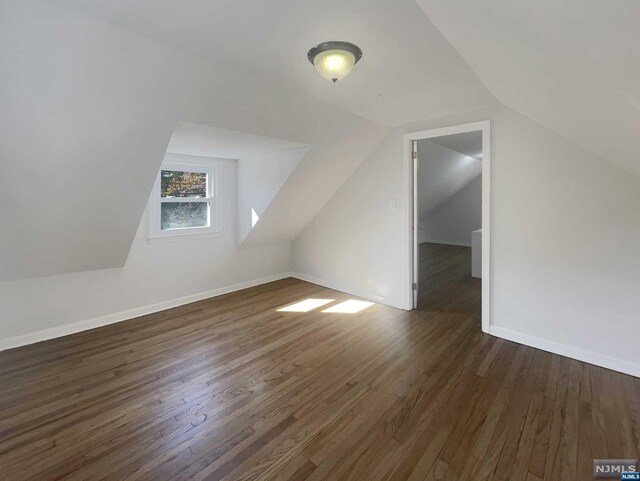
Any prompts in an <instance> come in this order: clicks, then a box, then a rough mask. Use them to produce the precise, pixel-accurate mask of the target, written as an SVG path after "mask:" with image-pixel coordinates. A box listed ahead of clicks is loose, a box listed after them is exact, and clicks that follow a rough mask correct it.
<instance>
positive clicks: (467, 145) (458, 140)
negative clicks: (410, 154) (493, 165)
mask: <svg viewBox="0 0 640 481" xmlns="http://www.w3.org/2000/svg"><path fill="white" fill-rule="evenodd" d="M429 141H430V142H433V143H434V144H438V145H441V146H442V147H446V148H448V149H451V150H455V151H456V152H458V153H460V154H462V155H466V156H467V157H473V158H474V159H482V132H481V131H479V130H478V131H475V132H463V133H461V134H451V135H443V136H442V137H434V138H432V139H429Z"/></svg>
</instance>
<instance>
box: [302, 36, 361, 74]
mask: <svg viewBox="0 0 640 481" xmlns="http://www.w3.org/2000/svg"><path fill="white" fill-rule="evenodd" d="M361 57H362V50H360V49H359V48H358V47H357V46H355V45H354V44H352V43H349V42H336V41H332V42H323V43H321V44H320V45H316V46H315V47H313V48H312V49H311V50H309V53H308V54H307V58H308V59H309V62H311V63H312V64H313V65H314V67H315V68H316V70H317V71H318V73H319V74H320V75H321V76H322V77H324V78H326V79H327V80H331V81H332V82H333V83H335V82H337V81H338V80H340V79H342V78H344V77H346V76H347V75H348V74H349V72H351V69H352V68H353V66H354V65H355V64H357V63H358V60H360V58H361Z"/></svg>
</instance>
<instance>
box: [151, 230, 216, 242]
mask: <svg viewBox="0 0 640 481" xmlns="http://www.w3.org/2000/svg"><path fill="white" fill-rule="evenodd" d="M220 236H222V232H220V231H215V232H192V233H189V234H187V233H185V234H168V235H162V234H160V235H150V236H148V237H147V240H148V241H149V244H163V243H165V242H174V241H185V240H196V239H207V238H210V237H220Z"/></svg>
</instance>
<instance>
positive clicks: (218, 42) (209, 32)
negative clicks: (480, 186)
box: [52, 0, 493, 126]
mask: <svg viewBox="0 0 640 481" xmlns="http://www.w3.org/2000/svg"><path fill="white" fill-rule="evenodd" d="M52 1H54V2H55V3H56V4H58V5H63V6H66V7H72V8H74V9H76V10H78V11H80V12H83V13H86V14H88V15H92V16H95V17H97V18H101V19H104V20H106V21H108V22H112V23H114V24H116V25H119V26H122V27H123V28H126V29H130V30H132V31H135V32H138V33H141V34H143V35H145V36H148V37H150V38H154V39H156V40H159V41H160V42H163V43H165V44H167V45H171V46H174V47H177V48H180V49H184V50H187V51H190V52H193V53H197V54H201V55H204V56H207V57H208V58H210V59H212V60H213V61H215V62H223V63H225V64H227V65H231V66H233V65H237V66H241V68H243V69H249V70H252V71H254V72H259V73H261V74H267V75H269V76H271V77H272V78H274V79H277V80H278V81H279V82H283V83H288V84H292V85H296V86H298V87H300V88H303V89H304V90H306V91H307V92H308V93H310V94H312V95H314V96H316V97H318V98H320V99H322V100H324V101H326V102H329V103H332V104H334V105H336V106H338V107H340V108H342V109H346V110H349V111H350V112H353V113H355V114H357V115H360V116H362V117H365V118H367V119H369V120H371V121H373V122H376V123H379V124H382V125H387V126H396V125H400V124H404V123H408V122H412V121H417V120H422V119H424V118H425V117H430V118H431V117H440V116H445V115H449V114H452V113H456V112H460V111H464V110H469V109H474V108H479V107H481V106H485V105H487V104H488V103H490V102H492V101H493V98H492V96H491V95H490V94H489V92H488V91H487V89H486V88H485V87H484V86H483V85H482V83H481V82H480V81H479V80H478V78H477V76H476V75H475V74H474V73H473V71H472V70H471V69H470V68H469V66H468V65H467V64H466V63H465V62H464V60H463V59H462V58H461V57H460V56H459V55H458V54H457V53H456V52H455V50H454V49H453V48H452V47H451V45H450V44H449V42H448V41H447V39H445V38H444V37H443V36H442V34H441V33H440V32H439V31H438V30H437V29H436V28H435V27H434V25H433V24H432V23H431V22H430V21H429V19H428V18H427V17H426V16H425V15H424V13H423V12H422V11H421V10H420V8H419V7H418V6H417V5H416V3H415V2H414V1H413V0H322V1H308V0H306V1H301V0H269V1H263V0H242V1H238V0H180V1H179V2H178V1H158V0H109V1H108V2H107V1H104V0H52ZM327 40H346V41H349V42H353V43H355V44H356V45H358V46H359V47H360V48H361V49H362V50H363V52H364V54H363V58H362V61H361V62H360V63H359V64H358V67H357V68H356V69H354V71H353V72H352V73H351V74H350V75H349V77H348V80H347V79H345V80H344V81H342V82H338V83H337V84H335V85H334V84H331V83H330V82H327V81H326V80H324V79H323V78H321V77H320V76H319V75H318V74H317V73H316V72H315V70H314V68H313V66H312V65H311V64H310V63H309V62H308V61H307V59H306V55H307V51H308V50H309V49H310V48H311V47H313V46H314V45H316V44H318V43H320V42H324V41H327Z"/></svg>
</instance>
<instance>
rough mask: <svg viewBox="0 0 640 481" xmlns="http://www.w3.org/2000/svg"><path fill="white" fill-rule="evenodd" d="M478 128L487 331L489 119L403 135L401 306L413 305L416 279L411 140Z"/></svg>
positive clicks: (409, 307) (485, 323) (486, 322)
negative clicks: (403, 290) (403, 273)
mask: <svg viewBox="0 0 640 481" xmlns="http://www.w3.org/2000/svg"><path fill="white" fill-rule="evenodd" d="M475 131H481V132H482V331H483V332H487V333H488V332H489V326H490V325H491V299H492V295H491V122H490V121H489V120H481V121H478V122H471V123H467V124H459V125H451V126H448V127H441V128H435V129H429V130H421V131H418V132H409V133H406V134H404V136H403V151H404V157H403V158H404V162H403V166H404V167H403V170H404V183H403V184H404V196H405V200H406V202H405V205H406V206H407V207H406V209H405V227H406V229H405V233H406V242H405V246H406V255H405V259H406V262H405V265H406V269H405V271H406V277H405V279H406V286H407V288H406V298H405V306H406V307H405V309H407V310H412V309H414V308H415V306H414V298H415V296H414V288H413V284H414V282H415V283H417V274H418V272H417V266H416V264H417V261H418V242H417V235H418V226H417V220H418V219H417V194H418V191H417V185H416V184H417V176H416V173H417V166H418V161H417V159H416V160H414V156H413V145H414V141H418V140H422V139H430V138H433V137H441V136H443V135H451V134H462V133H465V132H475Z"/></svg>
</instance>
